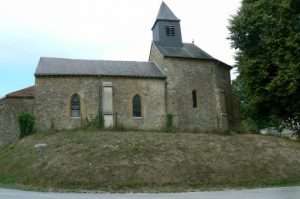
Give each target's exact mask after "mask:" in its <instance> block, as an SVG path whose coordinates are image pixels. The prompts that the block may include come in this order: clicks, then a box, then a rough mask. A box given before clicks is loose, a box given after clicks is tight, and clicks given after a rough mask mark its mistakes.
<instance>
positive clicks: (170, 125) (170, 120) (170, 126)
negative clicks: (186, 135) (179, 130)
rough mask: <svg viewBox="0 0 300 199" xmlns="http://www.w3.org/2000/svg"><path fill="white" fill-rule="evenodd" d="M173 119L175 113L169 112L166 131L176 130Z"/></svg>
mask: <svg viewBox="0 0 300 199" xmlns="http://www.w3.org/2000/svg"><path fill="white" fill-rule="evenodd" d="M173 119H174V115H173V114H172V113H168V114H167V124H166V132H172V131H173V130H174V128H173Z"/></svg>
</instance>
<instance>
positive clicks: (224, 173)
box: [0, 130, 300, 191]
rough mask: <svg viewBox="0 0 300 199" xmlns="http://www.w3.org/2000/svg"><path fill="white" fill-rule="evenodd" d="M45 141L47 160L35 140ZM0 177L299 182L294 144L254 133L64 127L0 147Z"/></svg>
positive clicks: (144, 186)
mask: <svg viewBox="0 0 300 199" xmlns="http://www.w3.org/2000/svg"><path fill="white" fill-rule="evenodd" d="M41 142H45V143H47V147H46V163H44V164H42V163H41V161H40V159H39V151H38V149H37V148H34V147H33V146H34V144H37V143H41ZM0 160H1V161H0V184H1V185H2V186H9V187H19V188H20V186H21V187H23V188H24V187H25V188H26V187H27V188H28V187H29V188H31V189H32V188H33V187H35V188H43V189H45V188H46V189H56V190H62V189H64V190H77V191H78V190H102V191H186V190H195V189H198V190H199V189H200V190H204V189H211V188H214V189H215V188H228V187H253V186H255V187H257V186H273V185H281V186H282V185H291V184H300V143H299V142H292V141H289V140H285V139H281V138H276V137H270V136H260V135H234V136H221V135H208V134H191V133H173V134H168V133H156V132H97V131H87V130H80V131H64V132H58V133H48V134H46V133H44V134H42V133H40V134H36V135H33V136H29V137H26V138H24V139H22V140H18V141H16V142H14V143H11V144H9V145H6V146H2V147H0Z"/></svg>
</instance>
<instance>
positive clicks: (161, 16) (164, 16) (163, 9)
mask: <svg viewBox="0 0 300 199" xmlns="http://www.w3.org/2000/svg"><path fill="white" fill-rule="evenodd" d="M156 20H169V21H180V19H178V18H177V17H176V16H175V15H174V13H173V12H172V11H171V9H170V8H169V7H168V6H167V4H165V2H162V3H161V5H160V8H159V11H158V14H157V17H156Z"/></svg>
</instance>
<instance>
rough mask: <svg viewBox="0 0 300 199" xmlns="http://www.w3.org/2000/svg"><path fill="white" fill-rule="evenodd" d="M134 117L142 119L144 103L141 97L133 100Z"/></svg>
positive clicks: (136, 96) (137, 96) (135, 97)
mask: <svg viewBox="0 0 300 199" xmlns="http://www.w3.org/2000/svg"><path fill="white" fill-rule="evenodd" d="M132 115H133V117H142V101H141V96H139V95H135V96H134V97H133V99H132Z"/></svg>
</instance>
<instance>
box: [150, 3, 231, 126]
mask: <svg viewBox="0 0 300 199" xmlns="http://www.w3.org/2000/svg"><path fill="white" fill-rule="evenodd" d="M169 27H174V31H175V32H174V35H171V34H170V32H168V31H167V29H168V28H169ZM152 32H153V42H152V45H151V50H150V56H149V61H153V62H155V63H156V64H157V65H158V66H159V67H160V68H161V69H162V71H163V72H164V73H165V75H166V77H167V79H166V84H167V85H166V88H167V89H166V96H167V99H166V101H167V113H170V114H172V115H173V116H174V117H173V118H174V125H175V126H176V127H177V128H179V129H186V130H201V131H202V132H217V131H219V132H220V131H226V130H228V129H229V128H230V127H231V126H233V120H234V119H233V118H232V91H231V82H230V69H231V68H232V67H231V66H229V65H227V64H225V63H223V62H221V61H219V60H217V59H215V58H213V57H212V56H210V55H209V54H207V53H206V52H204V51H203V50H201V49H200V48H198V47H197V46H196V45H194V44H193V43H183V42H182V39H181V29H180V20H179V19H178V18H177V17H176V16H175V15H174V13H173V12H172V11H171V10H170V9H169V8H168V6H167V5H166V4H165V3H162V5H161V7H160V9H159V12H158V15H157V19H156V21H155V23H154V26H153V28H152ZM172 42H173V43H172Z"/></svg>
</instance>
